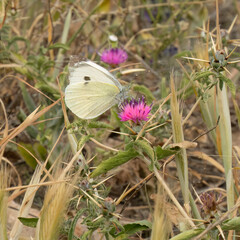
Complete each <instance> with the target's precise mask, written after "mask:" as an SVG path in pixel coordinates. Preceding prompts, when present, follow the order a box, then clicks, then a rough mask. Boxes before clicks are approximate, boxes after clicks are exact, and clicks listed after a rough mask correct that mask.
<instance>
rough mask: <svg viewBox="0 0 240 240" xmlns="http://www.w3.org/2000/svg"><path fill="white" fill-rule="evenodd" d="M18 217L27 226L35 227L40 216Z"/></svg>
mask: <svg viewBox="0 0 240 240" xmlns="http://www.w3.org/2000/svg"><path fill="white" fill-rule="evenodd" d="M18 219H19V221H20V222H21V223H22V224H23V225H25V226H27V227H32V228H35V227H36V226H37V222H38V218H23V217H19V218H18Z"/></svg>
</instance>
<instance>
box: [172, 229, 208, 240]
mask: <svg viewBox="0 0 240 240" xmlns="http://www.w3.org/2000/svg"><path fill="white" fill-rule="evenodd" d="M203 231H204V229H191V230H187V231H184V232H182V233H180V234H178V235H176V236H174V237H173V238H171V239H170V240H188V239H192V238H193V237H195V236H197V235H199V234H200V233H201V232H203Z"/></svg>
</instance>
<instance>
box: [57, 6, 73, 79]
mask: <svg viewBox="0 0 240 240" xmlns="http://www.w3.org/2000/svg"><path fill="white" fill-rule="evenodd" d="M71 19H72V8H70V9H69V11H68V14H67V17H66V20H65V23H64V28H63V33H62V38H61V43H63V44H65V43H66V42H67V36H68V33H69V29H70V26H71ZM63 54H64V51H63V49H59V50H58V54H57V59H56V66H55V68H54V72H53V76H54V78H55V77H57V75H58V74H59V69H60V67H61V65H62V61H63V58H64V55H63Z"/></svg>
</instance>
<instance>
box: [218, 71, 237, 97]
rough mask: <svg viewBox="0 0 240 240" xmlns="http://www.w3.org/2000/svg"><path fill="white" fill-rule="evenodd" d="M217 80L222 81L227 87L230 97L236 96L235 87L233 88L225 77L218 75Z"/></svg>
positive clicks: (231, 83)
mask: <svg viewBox="0 0 240 240" xmlns="http://www.w3.org/2000/svg"><path fill="white" fill-rule="evenodd" d="M218 78H219V81H223V82H225V83H226V85H227V86H228V87H229V89H230V91H231V93H232V95H233V96H235V95H236V87H235V85H234V83H233V82H232V81H231V80H230V79H229V78H227V77H225V76H224V75H222V74H219V76H218ZM219 84H220V82H219ZM220 89H221V88H220Z"/></svg>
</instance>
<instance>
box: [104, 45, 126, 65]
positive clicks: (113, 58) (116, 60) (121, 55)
mask: <svg viewBox="0 0 240 240" xmlns="http://www.w3.org/2000/svg"><path fill="white" fill-rule="evenodd" d="M127 58H128V55H127V53H126V52H125V51H124V50H122V49H120V48H111V49H107V50H105V51H103V53H102V55H101V61H103V62H105V63H107V64H110V65H118V64H120V63H123V62H125V61H126V60H127Z"/></svg>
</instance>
